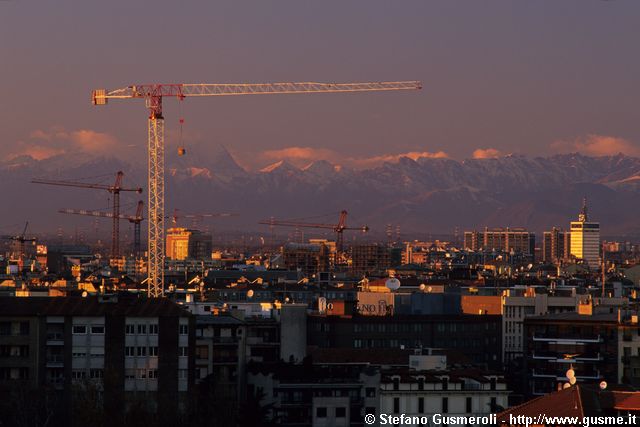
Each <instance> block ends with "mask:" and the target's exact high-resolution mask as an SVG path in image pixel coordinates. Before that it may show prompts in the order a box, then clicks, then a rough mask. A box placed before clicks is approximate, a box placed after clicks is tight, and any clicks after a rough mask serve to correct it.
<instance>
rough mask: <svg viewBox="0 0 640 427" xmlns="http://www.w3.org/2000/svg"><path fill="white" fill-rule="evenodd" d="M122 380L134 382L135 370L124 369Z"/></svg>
mask: <svg viewBox="0 0 640 427" xmlns="http://www.w3.org/2000/svg"><path fill="white" fill-rule="evenodd" d="M124 379H125V380H135V379H136V370H135V369H125V370H124Z"/></svg>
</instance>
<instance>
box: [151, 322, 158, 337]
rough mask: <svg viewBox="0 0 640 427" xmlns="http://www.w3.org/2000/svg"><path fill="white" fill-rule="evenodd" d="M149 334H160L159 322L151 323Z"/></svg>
mask: <svg viewBox="0 0 640 427" xmlns="http://www.w3.org/2000/svg"><path fill="white" fill-rule="evenodd" d="M149 334H151V335H158V324H157V323H152V324H150V325H149Z"/></svg>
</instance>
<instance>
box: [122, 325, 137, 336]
mask: <svg viewBox="0 0 640 427" xmlns="http://www.w3.org/2000/svg"><path fill="white" fill-rule="evenodd" d="M135 331H136V329H135V325H132V324H131V323H127V324H126V326H125V327H124V333H125V334H127V335H133V334H135V333H136V332H135Z"/></svg>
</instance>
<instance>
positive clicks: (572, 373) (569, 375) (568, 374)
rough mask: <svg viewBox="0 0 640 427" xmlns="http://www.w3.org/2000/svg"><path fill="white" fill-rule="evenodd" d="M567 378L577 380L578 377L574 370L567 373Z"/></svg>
mask: <svg viewBox="0 0 640 427" xmlns="http://www.w3.org/2000/svg"><path fill="white" fill-rule="evenodd" d="M566 377H567V378H568V379H571V378H575V377H576V371H574V370H573V369H569V370H568V371H567V374H566Z"/></svg>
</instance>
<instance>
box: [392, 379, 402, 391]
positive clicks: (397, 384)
mask: <svg viewBox="0 0 640 427" xmlns="http://www.w3.org/2000/svg"><path fill="white" fill-rule="evenodd" d="M393 389H394V390H400V378H394V379H393Z"/></svg>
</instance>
